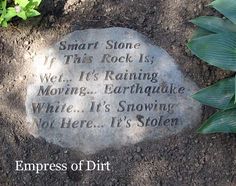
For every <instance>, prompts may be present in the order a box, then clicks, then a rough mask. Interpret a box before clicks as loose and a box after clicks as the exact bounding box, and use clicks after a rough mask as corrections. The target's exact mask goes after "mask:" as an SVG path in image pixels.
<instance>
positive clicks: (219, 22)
mask: <svg viewBox="0 0 236 186" xmlns="http://www.w3.org/2000/svg"><path fill="white" fill-rule="evenodd" d="M190 22H192V23H193V24H195V25H197V26H199V27H201V28H203V29H206V30H208V31H210V32H214V33H224V32H236V25H234V24H233V23H232V22H231V21H229V20H224V19H221V18H218V17H214V16H201V17H198V18H196V19H192V20H191V21H190Z"/></svg>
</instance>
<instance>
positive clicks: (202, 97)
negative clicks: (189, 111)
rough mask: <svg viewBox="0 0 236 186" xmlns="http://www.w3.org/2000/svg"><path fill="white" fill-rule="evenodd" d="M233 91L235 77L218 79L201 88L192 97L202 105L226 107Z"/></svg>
mask: <svg viewBox="0 0 236 186" xmlns="http://www.w3.org/2000/svg"><path fill="white" fill-rule="evenodd" d="M234 93H235V78H234V77H233V78H227V79H224V80H221V81H218V82H217V83H215V84H214V85H212V86H209V87H207V88H204V89H201V90H200V91H199V92H197V93H196V94H194V95H193V96H192V97H193V98H194V99H196V100H198V101H199V102H201V103H202V104H204V105H208V106H211V107H214V108H218V109H227V108H228V107H229V104H230V101H231V99H232V98H233V96H234Z"/></svg>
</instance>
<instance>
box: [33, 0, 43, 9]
mask: <svg viewBox="0 0 236 186" xmlns="http://www.w3.org/2000/svg"><path fill="white" fill-rule="evenodd" d="M41 2H42V0H30V3H32V4H34V5H35V8H38V6H39V5H40V3H41Z"/></svg>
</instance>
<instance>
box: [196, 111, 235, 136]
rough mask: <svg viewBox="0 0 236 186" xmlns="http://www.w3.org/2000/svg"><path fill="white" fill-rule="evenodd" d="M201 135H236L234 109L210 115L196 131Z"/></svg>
mask: <svg viewBox="0 0 236 186" xmlns="http://www.w3.org/2000/svg"><path fill="white" fill-rule="evenodd" d="M198 132H200V133H203V134H208V133H217V132H223V133H236V109H230V110H223V111H219V112H217V113H215V114H214V115H212V116H211V117H210V118H209V119H208V120H207V121H205V122H204V123H203V125H202V126H201V127H200V128H199V129H198Z"/></svg>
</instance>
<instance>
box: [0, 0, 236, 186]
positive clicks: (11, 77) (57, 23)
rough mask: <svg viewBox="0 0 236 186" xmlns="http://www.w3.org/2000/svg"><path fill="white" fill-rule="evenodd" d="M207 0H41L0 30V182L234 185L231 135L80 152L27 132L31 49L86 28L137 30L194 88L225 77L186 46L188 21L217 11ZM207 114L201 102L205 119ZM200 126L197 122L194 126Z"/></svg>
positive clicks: (189, 135)
mask: <svg viewBox="0 0 236 186" xmlns="http://www.w3.org/2000/svg"><path fill="white" fill-rule="evenodd" d="M210 2H211V0H199V1H195V0H120V1H118V0H60V1H59V0H45V1H44V2H43V4H42V6H41V12H42V16H41V17H37V18H34V19H32V20H29V21H26V22H22V21H19V20H15V21H13V23H12V25H11V26H9V27H8V28H7V29H3V28H0V64H1V65H0V103H1V104H0V142H1V145H0V185H19V186H20V185H154V186H156V185H160V186H161V185H236V175H235V174H236V169H235V166H236V136H235V135H232V134H231V135H229V134H217V135H215V134H213V135H205V136H203V135H199V134H196V132H195V131H196V128H194V129H192V130H186V131H184V132H182V133H180V134H179V135H175V136H171V137H168V138H166V139H163V140H158V141H147V142H142V143H139V144H137V145H135V146H131V147H123V148H122V149H120V150H115V149H106V150H104V151H101V152H99V153H97V154H95V155H91V156H85V155H84V154H82V153H80V152H79V151H75V150H71V149H65V148H61V147H59V146H56V145H53V144H49V143H47V142H46V141H45V140H44V139H42V138H38V139H36V138H34V137H33V136H30V135H29V134H28V133H27V131H26V129H25V128H24V126H25V104H24V103H25V94H26V86H27V81H28V80H29V79H30V78H31V76H32V74H31V73H30V70H29V68H28V67H29V64H30V62H31V60H30V59H31V57H32V56H33V55H34V52H35V51H36V50H37V48H39V46H40V47H42V46H45V45H50V44H52V43H54V42H55V41H57V40H58V39H59V38H61V37H62V36H63V35H65V34H67V33H69V32H71V31H73V30H75V29H86V28H106V27H112V26H119V27H127V28H131V29H134V30H137V31H139V32H141V33H143V34H144V35H146V36H148V37H149V38H150V39H152V40H153V41H154V42H155V43H156V44H157V45H159V46H161V47H162V48H164V49H165V50H167V51H168V53H169V54H170V55H171V56H172V57H173V58H174V59H175V60H176V62H177V63H178V64H179V65H180V67H181V69H182V71H183V72H184V73H185V74H186V76H188V77H190V78H191V79H192V80H193V81H195V82H196V83H197V84H198V85H199V86H200V87H205V86H207V85H210V84H213V83H214V82H216V81H217V80H219V79H222V78H225V77H228V76H230V75H231V73H229V72H225V71H221V70H219V69H217V68H213V67H210V66H208V65H206V64H205V63H203V62H201V61H199V60H198V59H197V58H196V57H193V56H192V55H191V53H190V52H189V51H188V50H187V48H186V42H187V40H188V39H189V38H190V36H191V34H192V32H193V30H194V27H193V26H192V25H191V24H190V23H189V22H188V20H190V19H192V18H194V17H197V16H199V15H212V14H215V12H213V11H212V10H211V9H210V8H209V7H207V5H208V4H209V3H210ZM212 112H213V110H212V109H210V108H205V107H204V116H203V119H206V118H207V117H208V116H209V114H211V113H212ZM199 125H200V124H199ZM81 159H91V160H97V159H100V160H101V161H110V163H111V164H112V167H111V169H112V171H111V172H98V171H93V172H73V171H70V170H69V171H66V172H41V173H40V174H36V173H35V172H16V171H15V161H16V160H23V161H24V162H47V163H53V162H60V163H62V162H67V163H72V162H79V160H81Z"/></svg>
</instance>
